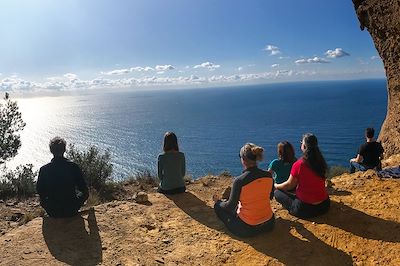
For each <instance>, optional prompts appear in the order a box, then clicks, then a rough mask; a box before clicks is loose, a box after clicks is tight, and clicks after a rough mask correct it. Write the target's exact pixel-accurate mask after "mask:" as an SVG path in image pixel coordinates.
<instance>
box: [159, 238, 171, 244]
mask: <svg viewBox="0 0 400 266" xmlns="http://www.w3.org/2000/svg"><path fill="white" fill-rule="evenodd" d="M161 241H162V242H163V243H164V244H169V243H171V239H168V238H165V239H163V240H161Z"/></svg>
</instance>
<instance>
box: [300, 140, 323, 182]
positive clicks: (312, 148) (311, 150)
mask: <svg viewBox="0 0 400 266" xmlns="http://www.w3.org/2000/svg"><path fill="white" fill-rule="evenodd" d="M301 150H302V151H303V160H305V161H306V163H308V165H309V166H310V167H311V169H313V170H314V172H315V173H317V174H318V175H319V176H321V177H322V178H326V174H327V171H328V165H327V164H326V161H325V159H324V157H323V156H322V153H321V151H320V149H319V147H318V140H317V137H316V136H315V135H313V134H311V133H307V134H304V135H303V140H302V141H301Z"/></svg>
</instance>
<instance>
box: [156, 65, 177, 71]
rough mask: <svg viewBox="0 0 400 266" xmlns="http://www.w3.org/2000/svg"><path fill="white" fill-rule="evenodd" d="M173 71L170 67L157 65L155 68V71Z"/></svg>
mask: <svg viewBox="0 0 400 266" xmlns="http://www.w3.org/2000/svg"><path fill="white" fill-rule="evenodd" d="M173 69H175V68H174V67H173V66H171V65H162V66H159V65H157V66H156V70H157V71H166V70H173Z"/></svg>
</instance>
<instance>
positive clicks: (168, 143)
mask: <svg viewBox="0 0 400 266" xmlns="http://www.w3.org/2000/svg"><path fill="white" fill-rule="evenodd" d="M163 150H164V152H167V151H179V146H178V138H177V137H176V135H175V133H174V132H169V131H168V132H165V134H164V146H163Z"/></svg>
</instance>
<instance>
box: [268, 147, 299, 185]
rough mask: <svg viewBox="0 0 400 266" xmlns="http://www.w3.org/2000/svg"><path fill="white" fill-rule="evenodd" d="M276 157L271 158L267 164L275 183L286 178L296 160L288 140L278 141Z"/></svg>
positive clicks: (279, 182)
mask: <svg viewBox="0 0 400 266" xmlns="http://www.w3.org/2000/svg"><path fill="white" fill-rule="evenodd" d="M277 153H278V159H275V160H273V161H272V162H271V163H270V164H269V166H268V172H270V173H271V174H272V176H273V177H274V180H275V183H276V184H281V183H283V182H285V181H286V180H288V178H289V175H290V170H291V169H292V165H293V163H294V162H295V161H296V157H295V154H294V148H293V145H292V144H290V143H289V142H288V141H282V142H279V143H278V145H277Z"/></svg>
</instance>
